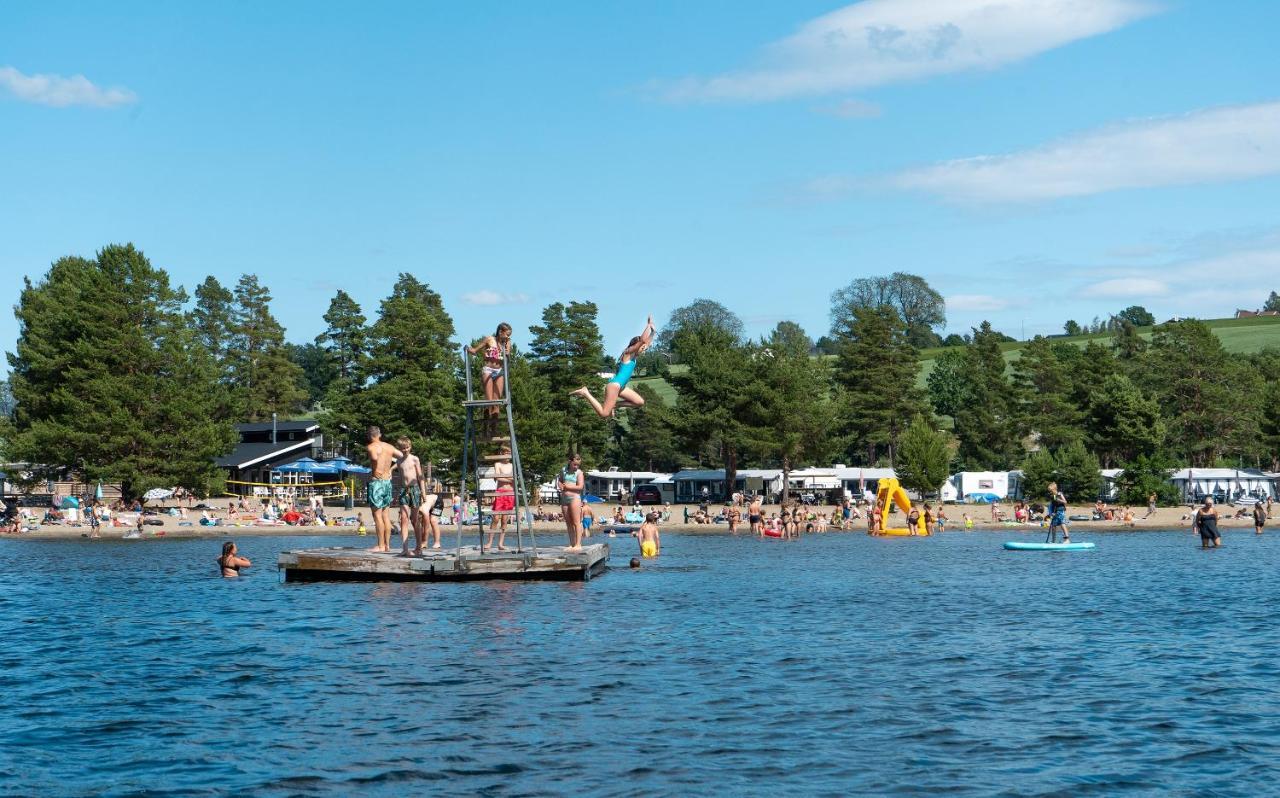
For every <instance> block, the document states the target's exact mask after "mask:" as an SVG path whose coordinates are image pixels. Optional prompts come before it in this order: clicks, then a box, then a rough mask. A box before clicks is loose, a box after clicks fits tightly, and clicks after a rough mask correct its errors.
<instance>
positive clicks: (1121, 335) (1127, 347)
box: [1111, 319, 1147, 363]
mask: <svg viewBox="0 0 1280 798" xmlns="http://www.w3.org/2000/svg"><path fill="white" fill-rule="evenodd" d="M1111 345H1112V347H1113V348H1114V349H1115V351H1116V357H1117V358H1118V359H1119V360H1120V361H1121V362H1122V363H1128V362H1131V361H1134V360H1136V359H1137V358H1139V357H1141V356H1142V353H1143V352H1145V351H1147V342H1146V340H1145V339H1143V337H1142V336H1141V335H1139V334H1138V328H1137V327H1135V326H1134V325H1133V323H1132V322H1130V321H1129V320H1127V319H1121V321H1120V324H1118V325H1117V326H1116V328H1115V331H1114V333H1113V335H1112V337H1111Z"/></svg>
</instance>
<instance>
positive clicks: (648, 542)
mask: <svg viewBox="0 0 1280 798" xmlns="http://www.w3.org/2000/svg"><path fill="white" fill-rule="evenodd" d="M636 537H637V539H639V541H640V556H641V557H657V556H658V554H659V552H660V551H661V550H662V536H661V535H660V534H659V533H658V514H657V513H649V514H648V515H646V516H645V517H644V523H643V524H641V525H640V531H639V532H637V533H636Z"/></svg>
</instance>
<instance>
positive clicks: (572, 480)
mask: <svg viewBox="0 0 1280 798" xmlns="http://www.w3.org/2000/svg"><path fill="white" fill-rule="evenodd" d="M584 483H585V479H584V477H583V474H582V456H581V455H579V454H577V453H576V452H575V453H573V454H570V455H569V464H568V465H566V466H565V467H564V468H563V469H561V470H560V476H558V477H556V490H558V491H559V492H560V509H561V510H562V511H563V512H564V526H565V529H566V530H567V531H568V533H569V551H582V488H583V485H584Z"/></svg>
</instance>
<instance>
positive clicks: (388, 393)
mask: <svg viewBox="0 0 1280 798" xmlns="http://www.w3.org/2000/svg"><path fill="white" fill-rule="evenodd" d="M453 335H454V326H453V319H452V318H451V317H450V316H449V314H448V313H447V312H445V309H444V303H443V302H442V301H441V299H440V295H439V294H437V293H436V292H435V291H433V290H432V289H431V287H430V286H428V285H427V284H425V283H423V282H420V281H419V280H417V279H416V278H415V277H413V275H410V274H407V273H401V274H400V277H399V279H397V280H396V283H395V285H394V286H393V287H392V289H391V296H389V297H387V298H386V299H384V300H382V304H381V305H380V306H379V309H378V319H377V321H375V322H374V323H373V326H372V328H371V329H370V330H369V342H370V349H369V351H370V356H369V360H368V366H367V372H368V375H369V380H370V384H369V385H368V386H367V387H365V388H364V389H363V390H357V391H354V392H353V393H352V395H351V396H350V397H348V400H347V401H345V402H339V403H338V405H337V406H335V408H334V410H335V415H334V417H344V418H351V419H352V421H354V424H348V426H351V428H352V430H363V429H364V428H365V427H367V426H369V425H377V426H379V427H381V428H382V432H383V436H384V437H385V438H393V437H395V436H399V435H407V436H408V437H409V438H410V440H412V441H413V445H414V449H415V451H416V452H417V454H418V455H419V456H420V457H421V458H422V459H423V461H424V462H426V461H427V460H433V461H435V460H439V459H442V458H456V457H458V456H459V454H460V453H461V451H462V419H463V411H462V406H461V400H462V394H461V381H460V376H461V373H462V363H461V359H460V357H459V355H458V351H459V350H458V345H457V343H456V342H454V340H453ZM331 395H332V393H331Z"/></svg>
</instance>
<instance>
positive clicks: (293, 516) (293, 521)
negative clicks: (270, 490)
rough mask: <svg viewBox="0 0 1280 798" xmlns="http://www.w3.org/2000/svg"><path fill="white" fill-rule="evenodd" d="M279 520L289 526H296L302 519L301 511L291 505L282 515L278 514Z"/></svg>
mask: <svg viewBox="0 0 1280 798" xmlns="http://www.w3.org/2000/svg"><path fill="white" fill-rule="evenodd" d="M280 520H281V521H284V522H285V523H286V524H288V525H289V526H297V525H298V522H299V521H301V520H302V513H300V512H298V511H297V510H296V509H294V508H293V507H290V508H289V509H288V510H285V511H284V515H281V516H280Z"/></svg>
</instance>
